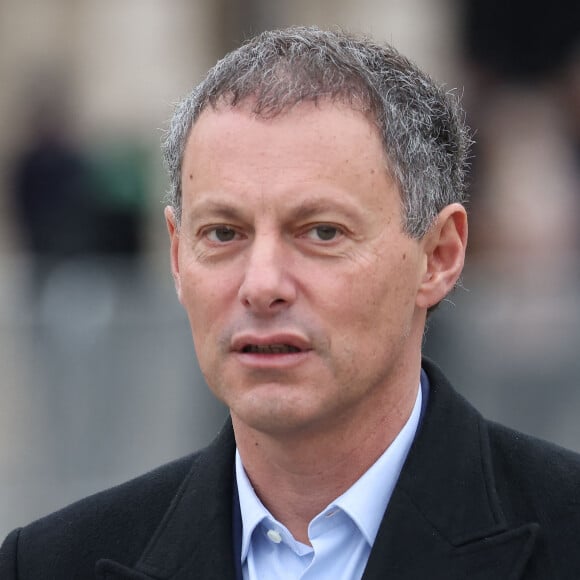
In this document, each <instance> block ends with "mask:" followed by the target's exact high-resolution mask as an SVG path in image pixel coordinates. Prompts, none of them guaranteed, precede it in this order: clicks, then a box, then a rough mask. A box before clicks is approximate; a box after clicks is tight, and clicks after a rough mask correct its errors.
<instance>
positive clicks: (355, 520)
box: [236, 388, 422, 580]
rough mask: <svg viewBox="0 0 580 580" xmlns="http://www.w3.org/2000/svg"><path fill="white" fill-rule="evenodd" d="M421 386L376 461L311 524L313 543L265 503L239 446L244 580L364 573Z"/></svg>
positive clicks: (411, 433)
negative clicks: (296, 534) (407, 414)
mask: <svg viewBox="0 0 580 580" xmlns="http://www.w3.org/2000/svg"><path fill="white" fill-rule="evenodd" d="M421 402H422V394H421V388H419V389H418V391H417V398H416V400H415V405H414V407H413V410H412V412H411V415H410V417H409V419H408V420H407V422H406V423H405V425H404V427H403V428H402V429H401V431H400V432H399V434H398V435H397V437H396V438H395V440H394V441H393V442H392V443H391V445H390V446H389V447H388V448H387V449H386V450H385V451H384V453H383V454H382V455H381V456H380V457H379V458H378V459H377V461H376V462H375V463H374V464H373V465H372V466H371V467H370V468H369V469H368V470H367V471H366V472H365V473H363V475H362V476H361V477H360V478H359V479H358V480H357V481H356V482H355V483H354V484H353V485H352V486H351V487H350V488H349V489H347V490H346V491H345V492H344V493H343V494H342V495H341V496H340V497H338V498H337V499H335V500H334V501H333V502H332V503H330V504H329V505H328V506H327V507H326V508H325V509H324V510H323V511H322V512H321V513H320V514H318V515H317V516H316V517H315V518H314V519H313V520H312V521H311V522H310V524H309V526H308V538H309V540H310V543H311V544H312V546H308V545H306V544H303V543H302V542H298V541H296V540H295V539H294V537H293V536H292V534H291V533H290V532H289V531H288V529H287V528H286V527H285V526H284V525H283V524H281V523H280V522H278V521H277V520H276V519H275V518H274V517H273V516H272V514H271V513H270V512H269V511H268V510H267V509H266V507H265V506H264V505H263V504H262V502H261V501H260V499H259V498H258V496H257V495H256V493H255V492H254V489H253V487H252V485H251V483H250V481H249V479H248V477H247V475H246V472H245V471H244V467H243V465H242V461H241V458H240V454H239V452H238V451H237V450H236V478H237V486H238V495H239V500H240V511H241V516H242V550H241V561H242V562H241V563H242V572H243V577H244V580H280V579H285V580H286V579H287V580H295V579H296V580H297V579H302V580H315V579H326V580H327V579H328V578H332V579H333V580H340V579H345V580H356V579H360V578H361V577H362V575H363V572H364V569H365V566H366V564H367V561H368V558H369V554H370V551H371V548H372V545H373V543H374V541H375V538H376V536H377V532H378V530H379V526H380V524H381V520H382V518H383V515H384V513H385V510H386V508H387V505H388V503H389V500H390V499H391V495H392V493H393V489H394V487H395V484H396V483H397V480H398V478H399V474H400V473H401V469H402V467H403V463H404V462H405V459H406V458H407V454H408V452H409V449H410V447H411V444H412V442H413V439H414V437H415V433H416V431H417V426H418V425H419V417H420V414H421Z"/></svg>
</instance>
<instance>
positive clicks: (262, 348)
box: [242, 344, 301, 354]
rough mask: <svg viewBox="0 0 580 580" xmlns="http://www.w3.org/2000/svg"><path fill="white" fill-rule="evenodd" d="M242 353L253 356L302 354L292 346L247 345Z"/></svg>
mask: <svg viewBox="0 0 580 580" xmlns="http://www.w3.org/2000/svg"><path fill="white" fill-rule="evenodd" d="M242 352H244V353H252V354H289V353H294V352H301V350H300V349H299V348H297V347H295V346H292V345H291V344H247V345H245V346H244V347H243V348H242Z"/></svg>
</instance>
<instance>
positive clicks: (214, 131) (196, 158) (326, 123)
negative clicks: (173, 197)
mask: <svg viewBox="0 0 580 580" xmlns="http://www.w3.org/2000/svg"><path fill="white" fill-rule="evenodd" d="M208 163H209V164H210V166H211V167H212V168H214V169H218V168H219V166H222V167H225V166H229V169H228V171H232V170H234V169H235V170H236V171H237V172H243V171H244V169H245V168H246V169H247V168H251V171H256V170H259V171H260V172H267V171H268V168H272V170H275V171H280V170H281V169H283V168H284V167H286V169H287V170H288V171H294V172H299V171H298V169H299V167H298V166H297V165H298V164H299V165H301V166H303V168H304V170H305V171H308V170H312V169H313V168H314V166H318V171H319V172H322V173H324V167H326V168H327V169H328V170H329V171H332V172H335V171H337V170H339V174H340V175H342V174H345V173H351V174H353V173H354V174H356V173H357V172H360V171H365V172H369V171H370V172H372V173H383V174H385V173H386V171H387V159H386V155H385V153H384V149H383V146H382V141H381V138H380V133H379V130H378V129H377V127H376V125H375V124H374V123H373V122H372V121H371V120H370V119H369V118H368V117H367V116H366V115H365V114H363V113H362V112H360V111H359V110H356V109H353V108H352V107H350V106H348V105H345V104H342V103H340V102H329V101H322V102H318V103H314V102H305V103H300V104H299V105H296V106H294V107H292V108H291V109H289V110H288V111H285V112H283V113H281V114H279V115H276V116H274V117H267V118H265V117H263V116H259V115H256V114H255V113H254V112H253V110H252V102H251V101H245V102H242V103H240V104H238V105H236V106H235V107H232V106H229V105H226V104H222V105H218V106H217V107H216V108H213V107H208V108H206V109H205V110H204V111H203V112H202V113H201V114H200V116H199V118H198V119H197V121H196V123H195V124H194V126H193V127H192V129H191V132H190V135H189V137H188V141H187V144H186V148H185V153H184V159H183V167H182V169H183V173H184V174H185V173H186V172H187V173H190V174H191V173H192V172H193V175H194V177H195V176H200V175H201V174H202V173H203V172H204V171H205V170H207V169H208ZM236 166H237V167H236ZM184 177H186V176H185V175H184Z"/></svg>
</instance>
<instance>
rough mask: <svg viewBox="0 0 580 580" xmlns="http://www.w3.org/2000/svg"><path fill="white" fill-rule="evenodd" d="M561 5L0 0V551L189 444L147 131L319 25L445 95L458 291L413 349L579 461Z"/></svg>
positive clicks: (579, 99)
mask: <svg viewBox="0 0 580 580" xmlns="http://www.w3.org/2000/svg"><path fill="white" fill-rule="evenodd" d="M579 16H580V8H579V6H578V4H577V2H574V1H572V0H551V1H550V2H540V1H536V0H532V1H530V0H527V1H524V0H513V1H509V0H501V1H500V0H485V1H483V0H380V1H379V0H296V1H294V2H284V1H283V0H24V1H22V0H0V400H1V405H0V537H3V536H4V535H5V534H6V533H7V532H8V531H9V530H10V529H12V528H13V527H15V526H17V525H22V524H25V523H27V522H28V521H30V520H32V519H34V518H37V517H39V516H41V515H43V514H45V513H47V512H50V511H52V510H54V509H57V508H59V507H61V506H63V505H65V504H67V503H69V502H71V501H74V500H76V499H78V498H80V497H82V496H85V495H87V494H89V493H92V492H94V491H97V490H100V489H102V488H104V487H107V486H110V485H113V484H116V483H120V482H122V481H124V480H126V479H128V478H130V477H132V476H135V475H138V474H140V473H142V472H144V471H146V470H148V469H150V468H152V467H154V466H156V465H159V464H161V463H163V462H165V461H169V460H171V459H172V458H175V457H178V456H180V455H183V454H185V453H188V452H189V451H191V450H193V449H195V448H198V447H200V446H202V445H204V444H205V443H207V442H208V441H209V440H210V439H211V438H212V437H213V435H214V434H215V433H216V432H217V430H218V429H219V426H220V425H221V423H222V421H223V419H224V417H225V410H224V409H223V408H222V407H221V406H220V405H219V404H218V403H217V402H215V401H214V400H213V399H212V397H211V396H210V395H209V394H208V392H207V389H206V387H205V385H204V381H203V378H202V377H201V375H200V372H199V369H198V367H197V364H196V361H195V355H194V352H193V346H192V343H191V337H190V335H189V328H188V324H187V321H186V317H185V314H184V313H183V312H182V310H181V307H180V306H179V304H178V302H177V299H176V297H175V293H174V290H173V284H172V280H171V276H170V271H169V263H168V243H167V239H166V232H165V226H164V222H163V216H162V207H163V204H162V198H163V195H164V191H165V188H166V182H165V176H164V174H163V171H162V167H161V163H160V154H159V140H160V136H161V129H162V128H163V127H165V126H166V120H167V119H168V118H169V116H170V114H171V109H172V106H173V104H174V102H175V101H176V100H177V99H179V98H180V97H181V96H183V95H184V94H185V93H186V92H187V91H188V90H189V89H190V88H191V87H192V86H193V85H194V84H195V83H196V82H197V81H199V80H200V79H201V76H202V74H203V73H204V71H206V70H207V68H209V67H210V66H211V65H212V64H213V63H214V62H215V61H216V59H217V58H219V57H220V56H222V55H223V54H224V53H225V52H226V51H228V50H229V49H231V48H233V47H234V46H236V45H237V44H238V43H239V41H240V40H242V39H243V38H246V37H247V36H249V35H251V34H253V33H256V32H259V31H261V30H263V29H265V28H271V27H278V26H284V25H289V24H318V25H322V26H331V25H334V24H339V25H342V26H345V27H347V28H349V29H351V30H353V31H363V32H368V33H371V34H372V35H374V36H376V37H377V38H379V39H382V40H387V41H389V42H392V43H393V44H394V45H395V46H396V47H398V48H399V49H400V50H401V51H402V52H404V53H405V54H407V55H408V56H410V57H411V58H413V59H414V60H415V61H416V62H417V63H418V64H419V65H420V66H421V67H423V68H424V69H426V70H427V71H429V72H430V73H431V74H432V76H434V77H435V78H437V79H438V80H440V81H442V82H445V83H446V84H447V85H448V86H449V87H450V88H453V87H457V89H458V91H459V93H460V94H462V95H463V102H464V104H465V106H466V108H467V111H468V118H469V122H470V124H471V126H472V127H473V129H474V131H475V138H476V140H477V145H476V146H475V148H474V155H475V157H474V159H473V162H472V165H473V167H472V169H473V178H472V184H471V202H470V206H469V211H470V214H471V218H470V219H471V240H470V249H469V263H468V266H467V268H466V270H465V274H464V277H463V280H462V287H461V288H459V289H458V290H457V291H456V292H455V294H454V295H453V296H452V297H451V298H450V300H449V301H447V302H446V303H445V304H443V305H442V306H441V307H440V308H439V310H438V311H437V312H436V313H435V314H434V315H433V317H432V319H431V320H430V324H429V326H430V328H429V331H428V333H427V337H426V344H425V351H426V352H427V353H428V354H430V355H431V356H432V357H433V358H435V360H437V361H438V362H439V363H440V364H441V366H443V368H444V369H445V371H446V372H447V374H448V375H449V377H450V378H451V379H452V381H453V382H454V383H455V385H456V386H457V388H458V390H460V391H461V392H462V393H463V394H464V395H465V396H466V397H467V398H468V399H470V400H471V401H472V402H473V403H474V404H476V405H477V406H478V407H479V409H480V410H481V411H482V412H483V413H484V414H485V415H487V416H488V417H491V418H493V419H496V420H499V421H502V422H505V423H508V424H509V425H511V426H514V427H516V428H519V429H521V430H523V431H525V432H528V433H532V434H535V435H538V436H541V437H544V438H548V439H550V440H552V441H555V442H557V443H559V444H562V445H565V446H567V447H571V448H573V449H576V450H577V451H580V420H579V415H580V389H579V388H578V377H579V376H580V356H579V352H580V348H579V346H580V300H579V298H580V252H579V249H580V189H579V183H580V177H579V175H580V34H579V32H580V22H579Z"/></svg>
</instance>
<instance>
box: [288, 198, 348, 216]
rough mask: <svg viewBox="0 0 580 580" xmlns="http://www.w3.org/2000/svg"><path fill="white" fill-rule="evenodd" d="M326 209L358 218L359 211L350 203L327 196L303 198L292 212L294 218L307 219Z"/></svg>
mask: <svg viewBox="0 0 580 580" xmlns="http://www.w3.org/2000/svg"><path fill="white" fill-rule="evenodd" d="M326 211H339V212H340V213H342V214H344V215H346V216H347V217H349V218H351V219H357V212H356V210H355V209H354V208H352V207H350V204H349V203H345V202H344V201H342V202H337V201H336V200H329V199H326V198H311V199H307V200H303V201H302V202H300V204H299V205H298V206H297V207H295V208H293V209H292V210H291V212H290V215H291V216H292V219H294V220H299V221H301V220H307V219H309V218H312V217H316V216H317V215H319V214H321V213H324V212H326Z"/></svg>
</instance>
